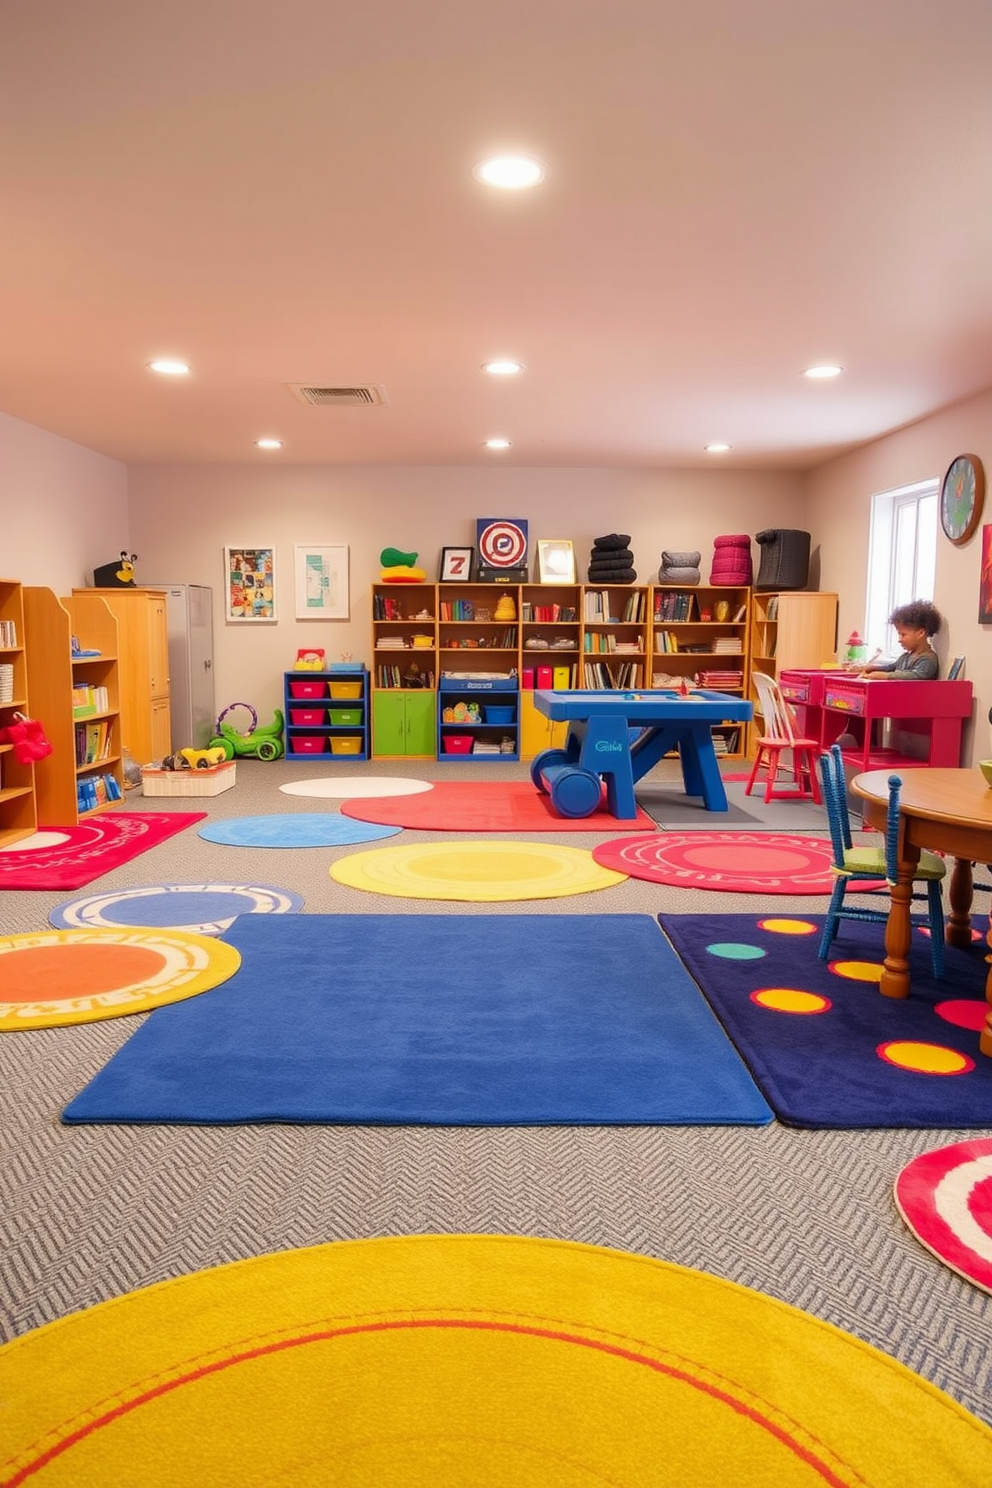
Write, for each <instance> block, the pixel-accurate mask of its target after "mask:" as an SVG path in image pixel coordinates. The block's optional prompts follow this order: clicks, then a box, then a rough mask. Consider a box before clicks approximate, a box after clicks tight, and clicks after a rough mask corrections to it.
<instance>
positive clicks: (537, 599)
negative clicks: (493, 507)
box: [520, 584, 582, 759]
mask: <svg viewBox="0 0 992 1488" xmlns="http://www.w3.org/2000/svg"><path fill="white" fill-rule="evenodd" d="M520 640H521V651H520V683H521V688H520V754H521V757H522V758H523V759H531V758H533V757H534V756H535V755H538V754H540V753H542V751H543V750H545V749H554V748H560V747H561V746H562V745H563V744H564V742H565V737H566V735H567V733H568V725H567V724H563V723H552V721H551V720H550V719H549V718H546V717H545V716H544V714H543V713H539V712H538V710H537V709H536V708H535V707H534V696H533V694H534V689H535V687H536V686H537V685H538V673H539V672H540V676H541V679H542V682H547V685H548V686H549V687H557V688H562V687H571V688H574V687H580V686H581V685H582V683H581V674H582V586H581V585H580V584H522V585H521V587H520Z"/></svg>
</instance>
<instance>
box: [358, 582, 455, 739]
mask: <svg viewBox="0 0 992 1488" xmlns="http://www.w3.org/2000/svg"><path fill="white" fill-rule="evenodd" d="M437 595H438V585H436V584H382V583H379V584H373V585H372V669H371V674H370V678H369V680H370V684H371V688H372V699H371V701H372V707H371V717H372V739H371V752H372V754H373V755H375V756H377V757H378V758H380V759H403V758H405V759H433V758H434V756H435V754H436V752H437V681H438V659H437V613H438V612H437Z"/></svg>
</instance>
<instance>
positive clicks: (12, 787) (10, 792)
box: [0, 579, 38, 847]
mask: <svg viewBox="0 0 992 1488" xmlns="http://www.w3.org/2000/svg"><path fill="white" fill-rule="evenodd" d="M27 654H28V653H27V641H26V630H25V625H24V593H23V590H22V588H21V585H20V584H19V583H18V582H17V581H16V580H15V579H0V667H2V668H3V672H2V673H0V676H2V678H3V685H2V686H0V728H9V727H10V725H11V724H12V723H15V722H16V719H15V717H14V715H15V714H16V713H23V714H25V715H26V716H27V715H28V714H29V710H28V665H27ZM8 668H9V671H8V670H7V669H8ZM37 825H38V810H37V804H36V800H35V775H34V766H33V765H32V764H26V765H22V764H20V763H19V762H18V759H17V756H16V755H15V753H14V750H13V747H12V746H11V745H10V744H0V846H4V847H9V846H10V845H11V843H14V842H20V841H21V839H22V838H24V837H30V835H31V833H32V832H34V831H35V829H36V828H37Z"/></svg>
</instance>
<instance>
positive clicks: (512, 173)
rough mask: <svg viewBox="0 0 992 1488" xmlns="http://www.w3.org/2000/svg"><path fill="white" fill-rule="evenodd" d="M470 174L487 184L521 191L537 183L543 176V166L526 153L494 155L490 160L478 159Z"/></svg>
mask: <svg viewBox="0 0 992 1488" xmlns="http://www.w3.org/2000/svg"><path fill="white" fill-rule="evenodd" d="M472 174H473V175H474V176H475V178H476V180H479V181H485V183H486V185H487V186H500V187H502V189H503V190H504V191H521V190H523V188H524V187H526V186H536V185H537V183H538V181H540V180H541V179H542V178H543V176H544V166H543V165H542V164H541V162H540V161H539V160H531V159H530V158H529V157H528V156H526V155H496V156H494V157H493V159H492V160H482V161H480V162H479V164H478V165H477V166H476V167H475V169H474V171H473V172H472Z"/></svg>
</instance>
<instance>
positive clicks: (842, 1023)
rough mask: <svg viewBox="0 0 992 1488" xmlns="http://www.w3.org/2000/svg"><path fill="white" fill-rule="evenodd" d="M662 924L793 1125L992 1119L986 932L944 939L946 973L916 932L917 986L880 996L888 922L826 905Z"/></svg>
mask: <svg viewBox="0 0 992 1488" xmlns="http://www.w3.org/2000/svg"><path fill="white" fill-rule="evenodd" d="M658 919H659V923H660V925H661V928H662V929H663V930H664V932H665V934H666V935H667V936H668V938H669V939H670V940H671V942H672V945H673V946H674V947H675V949H676V951H677V952H678V954H679V957H680V958H681V960H682V962H683V964H684V965H685V966H686V967H687V969H688V970H689V971H690V972H691V974H692V976H693V977H694V978H695V981H696V982H697V984H698V985H699V987H700V988H701V990H702V991H703V993H704V995H705V996H706V998H707V1001H708V1002H709V1003H710V1005H711V1007H712V1008H713V1010H714V1012H715V1013H716V1014H717V1016H718V1018H719V1019H720V1021H721V1023H722V1024H723V1026H724V1028H725V1029H726V1030H727V1032H728V1034H729V1035H730V1037H731V1038H732V1039H733V1041H734V1044H735V1045H736V1046H737V1049H738V1051H739V1053H740V1054H741V1056H742V1058H743V1059H744V1061H745V1063H746V1064H747V1066H748V1068H749V1069H750V1071H751V1074H752V1075H753V1076H754V1079H755V1082H756V1083H757V1085H758V1086H759V1088H760V1090H761V1092H762V1094H763V1095H764V1097H765V1099H766V1100H767V1101H768V1103H769V1105H770V1106H771V1107H772V1109H773V1111H774V1112H775V1114H776V1116H777V1117H778V1118H779V1120H780V1121H784V1122H787V1123H788V1124H789V1125H790V1126H805V1127H817V1128H826V1127H829V1128H845V1127H937V1128H960V1129H964V1130H968V1129H974V1128H982V1129H987V1128H988V1126H989V1122H990V1120H992V1114H990V1113H992V1059H988V1058H986V1057H985V1056H984V1055H982V1054H981V1053H980V1052H979V1048H978V1035H979V1031H980V1029H981V1027H982V1022H983V1020H984V1017H985V1014H986V1013H987V1011H988V1005H987V1003H986V1001H985V974H986V970H987V968H986V964H985V952H986V950H987V946H986V945H985V943H984V941H983V940H982V939H981V938H978V939H976V940H975V942H974V943H973V945H972V947H971V949H970V950H958V949H956V948H955V947H954V946H948V947H947V948H946V971H945V979H944V980H943V981H942V982H935V981H934V980H933V977H932V976H931V973H930V947H929V943H928V941H927V939H926V937H925V935H924V933H923V932H921V931H919V930H917V931H916V932H915V933H914V944H913V947H912V950H911V952H910V965H911V975H912V994H911V996H910V997H909V998H907V999H905V1000H903V1001H896V1000H893V999H891V998H888V997H883V996H882V994H881V992H880V991H879V990H878V981H879V977H880V974H881V970H882V961H883V959H884V956H885V950H884V945H883V927H882V926H881V925H859V924H856V923H846V924H843V925H842V926H841V929H840V933H839V935H838V938H837V940H836V941H835V942H834V946H835V949H834V951H833V953H832V954H831V957H830V960H829V961H821V960H819V958H818V956H817V947H818V945H819V940H820V933H821V930H822V927H823V918H822V916H819V915H801V916H800V915H796V916H790V917H786V916H766V917H760V916H755V915H659V916H658Z"/></svg>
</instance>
